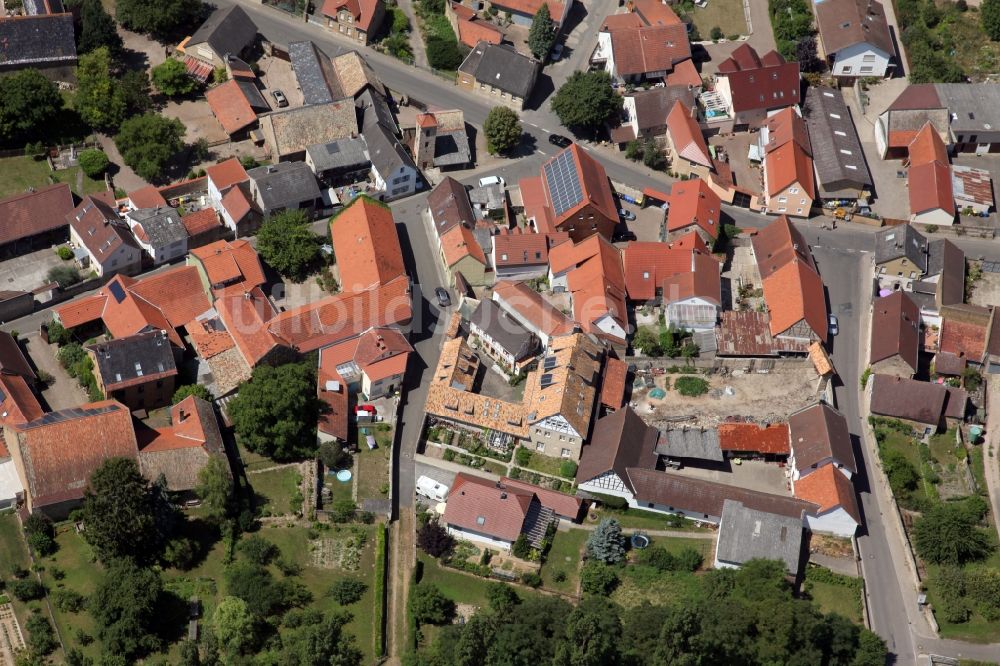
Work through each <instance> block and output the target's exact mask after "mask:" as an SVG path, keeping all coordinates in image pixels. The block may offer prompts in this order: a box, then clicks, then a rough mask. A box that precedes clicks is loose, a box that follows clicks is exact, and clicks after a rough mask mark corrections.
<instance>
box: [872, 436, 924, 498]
mask: <svg viewBox="0 0 1000 666" xmlns="http://www.w3.org/2000/svg"><path fill="white" fill-rule="evenodd" d="M880 450H884V451H897V452H899V453H900V454H902V455H903V457H904V458H906V459H907V460H908V461H910V464H911V465H913V468H914V469H916V470H917V473H918V474H920V483H918V484H917V487H916V489H915V490H914V491H913V496H914V499H917V500H918V501H923V500H926V499H928V498H929V499H937V488H935V487H934V484H932V483H930V482H929V481H927V479H925V478H924V475H923V474H922V472H921V470H922V468H923V464H922V462H921V460H920V451H919V450H918V449H917V443H916V442H915V441H913V439H912V438H910V437H907V436H906V435H904V434H902V433H900V432H898V431H896V430H891V429H887V433H886V436H885V440H884V441H883V442H882V444H881V445H880Z"/></svg>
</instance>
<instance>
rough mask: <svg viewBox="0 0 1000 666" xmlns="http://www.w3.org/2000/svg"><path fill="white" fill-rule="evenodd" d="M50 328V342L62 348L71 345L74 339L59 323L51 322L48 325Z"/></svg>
mask: <svg viewBox="0 0 1000 666" xmlns="http://www.w3.org/2000/svg"><path fill="white" fill-rule="evenodd" d="M48 327H49V342H54V343H55V344H57V345H59V346H60V347H62V346H63V345H65V344H67V343H69V341H70V340H71V339H72V336H71V335H70V333H69V331H67V330H66V328H65V327H64V326H63V325H62V324H61V323H60V322H58V321H55V320H53V321H50V322H49V323H48Z"/></svg>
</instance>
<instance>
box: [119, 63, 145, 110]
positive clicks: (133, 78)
mask: <svg viewBox="0 0 1000 666" xmlns="http://www.w3.org/2000/svg"><path fill="white" fill-rule="evenodd" d="M116 85H117V89H116V91H115V92H116V93H117V94H118V96H119V97H121V99H122V101H123V102H124V104H125V117H126V118H131V117H132V116H135V115H140V114H143V113H146V112H147V111H149V109H150V107H151V105H152V102H151V101H150V98H149V96H150V94H151V90H150V87H149V75H148V74H147V73H146V70H144V69H130V70H128V71H126V72H125V73H124V74H122V75H121V76H120V77H119V78H118V81H117V84H116Z"/></svg>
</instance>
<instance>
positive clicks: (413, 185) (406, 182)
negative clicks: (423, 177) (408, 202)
mask: <svg viewBox="0 0 1000 666" xmlns="http://www.w3.org/2000/svg"><path fill="white" fill-rule="evenodd" d="M372 177H373V179H374V180H375V189H378V190H383V191H384V192H385V195H386V197H388V198H390V199H396V198H398V197H405V196H409V195H411V194H413V193H414V192H416V191H417V183H418V181H419V175H418V174H417V170H416V169H414V168H412V167H409V166H407V165H405V164H404V165H403V166H400V167H399V168H398V169H396V170H395V171H393V172H392V173H388V174H385V175H383V174H381V173H379V172H378V169H376V168H375V167H374V166H373V167H372Z"/></svg>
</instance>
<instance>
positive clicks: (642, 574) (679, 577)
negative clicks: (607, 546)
mask: <svg viewBox="0 0 1000 666" xmlns="http://www.w3.org/2000/svg"><path fill="white" fill-rule="evenodd" d="M619 578H620V583H619V584H618V588H617V589H616V590H615V591H614V592H612V593H611V600H612V601H614V602H615V603H617V604H618V605H619V606H621V607H622V608H626V609H628V608H634V607H636V606H638V605H640V604H641V603H642V602H643V601H648V602H649V603H651V604H654V605H663V604H665V603H668V602H671V601H673V600H676V599H684V598H693V597H694V596H696V595H697V594H698V593H699V590H700V586H699V584H698V577H697V576H695V575H694V574H690V573H687V572H669V571H668V572H663V573H661V572H658V571H657V570H656V569H653V568H652V567H646V566H638V567H637V566H627V567H625V568H624V569H622V570H621V572H619Z"/></svg>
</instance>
